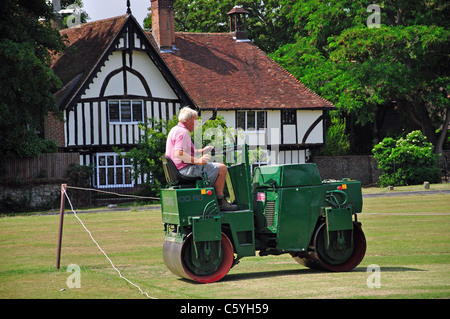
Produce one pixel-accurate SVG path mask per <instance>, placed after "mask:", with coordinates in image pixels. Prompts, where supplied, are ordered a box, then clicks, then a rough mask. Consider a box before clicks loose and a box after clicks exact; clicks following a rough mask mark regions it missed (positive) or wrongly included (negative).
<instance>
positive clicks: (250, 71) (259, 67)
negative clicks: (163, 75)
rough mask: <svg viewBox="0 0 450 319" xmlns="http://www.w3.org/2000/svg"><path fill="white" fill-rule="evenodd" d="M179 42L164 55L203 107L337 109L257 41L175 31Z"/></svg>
mask: <svg viewBox="0 0 450 319" xmlns="http://www.w3.org/2000/svg"><path fill="white" fill-rule="evenodd" d="M147 36H148V38H149V39H150V40H151V42H152V43H154V41H153V37H152V35H151V34H150V33H148V32H147ZM176 47H177V49H178V50H175V51H174V53H162V54H161V55H162V57H163V59H164V60H165V61H166V63H167V64H168V66H169V67H170V69H171V70H172V72H173V73H174V75H175V77H176V78H177V79H178V81H179V82H180V83H181V84H182V86H183V87H184V88H185V90H186V91H187V92H188V94H189V95H190V96H191V98H192V99H193V100H194V101H195V103H196V105H197V106H198V107H199V108H200V109H279V108H294V109H329V108H334V106H333V105H332V104H331V103H330V102H328V101H327V100H325V99H323V98H321V97H319V96H318V95H317V94H315V93H314V92H312V91H311V90H309V89H308V88H307V87H306V86H304V85H303V84H302V83H300V82H299V81H298V80H297V79H295V78H294V77H293V76H292V75H291V74H289V73H288V72H287V71H286V70H285V69H283V68H282V67H281V66H280V65H279V64H278V63H276V62H275V61H273V60H272V59H271V58H270V57H269V56H267V55H266V54H265V53H264V52H263V51H262V50H260V49H259V48H258V47H257V46H255V45H254V44H252V43H251V42H236V40H234V39H233V37H232V36H231V35H230V34H228V33H176Z"/></svg>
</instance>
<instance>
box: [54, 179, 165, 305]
mask: <svg viewBox="0 0 450 319" xmlns="http://www.w3.org/2000/svg"><path fill="white" fill-rule="evenodd" d="M71 188H74V187H71ZM62 190H63V191H64V194H65V195H66V198H67V201H68V202H69V205H70V208H71V209H72V212H73V214H74V216H75V217H76V218H77V219H78V221H79V222H80V223H81V225H82V226H83V228H84V229H85V230H86V231H87V232H88V234H89V236H90V237H91V239H92V241H93V242H94V243H95V244H96V245H97V247H98V249H99V250H100V251H101V252H102V253H103V255H105V257H106V259H108V261H109V263H110V264H111V266H112V267H113V268H114V270H115V271H117V273H118V274H119V276H120V278H122V279H123V280H125V281H126V282H128V283H129V284H131V285H133V286H134V287H136V288H137V289H139V291H140V292H141V294H143V295H145V296H147V298H150V299H158V298H155V297H150V296H149V295H148V293H146V292H145V291H143V290H142V289H141V287H139V286H138V285H136V284H135V283H133V282H131V281H130V280H128V279H127V278H125V277H124V276H123V275H122V273H121V272H120V270H119V269H117V268H116V266H114V264H113V262H112V260H111V259H110V258H109V257H108V255H107V254H106V253H105V251H104V250H103V249H102V248H101V247H100V245H99V244H98V243H97V241H96V240H95V239H94V237H93V236H92V233H91V232H90V231H89V229H87V228H86V226H85V225H84V223H83V221H82V220H81V219H80V218H79V217H78V215H77V212H76V211H75V210H74V209H73V206H72V202H71V201H70V198H69V195H67V193H66V190H65V189H64V188H62Z"/></svg>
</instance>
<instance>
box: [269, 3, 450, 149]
mask: <svg viewBox="0 0 450 319" xmlns="http://www.w3.org/2000/svg"><path fill="white" fill-rule="evenodd" d="M378 3H379V5H380V7H381V25H380V27H379V28H369V27H368V26H367V25H366V21H367V18H368V17H369V16H370V14H371V12H370V11H369V12H367V7H368V5H369V4H371V2H370V1H363V0H356V1H347V0H338V1H332V2H329V3H327V4H326V5H325V4H324V3H323V2H321V1H317V0H304V1H298V2H296V3H295V4H292V3H291V1H280V4H281V5H282V6H289V7H290V10H288V12H289V16H290V19H291V20H294V21H295V28H296V30H297V40H296V41H295V43H288V44H286V45H284V46H282V47H280V48H279V49H278V50H277V52H275V53H274V54H273V55H272V57H273V58H274V59H275V60H276V61H277V62H279V63H280V64H281V65H282V66H283V67H285V68H286V69H287V70H288V71H290V72H291V73H292V74H293V75H294V76H295V77H296V78H298V79H299V80H300V81H301V82H302V83H304V84H305V85H306V86H308V87H309V88H311V89H312V90H313V91H314V92H316V93H318V94H319V95H321V96H322V97H324V98H326V99H328V100H329V101H331V102H332V103H333V104H334V105H336V106H337V108H338V110H339V114H338V116H340V117H343V116H354V117H356V119H357V120H356V121H355V123H356V124H358V125H372V124H373V122H374V121H375V118H376V115H377V112H378V109H379V108H380V106H383V107H389V108H395V109H397V110H399V111H400V112H402V114H403V115H404V117H405V118H406V119H407V121H406V122H405V123H404V124H405V126H406V127H407V128H409V129H410V130H411V129H420V130H421V131H422V132H423V133H424V134H425V135H426V136H427V138H428V141H430V142H432V143H433V144H434V145H435V146H436V148H435V151H436V152H437V153H439V152H440V151H441V146H442V142H443V140H444V137H445V136H439V138H436V136H435V134H434V132H435V130H436V128H437V127H439V126H441V125H443V124H444V125H445V123H446V121H448V119H449V117H450V112H449V111H450V100H449V98H448V96H449V93H450V81H449V80H450V72H449V71H450V63H449V62H450V61H449V55H448V49H449V46H450V30H449V22H448V19H446V18H445V15H448V14H449V10H450V6H449V5H448V2H445V1H441V0H434V1H426V2H425V1H421V0H414V1H395V2H393V1H380V2H378ZM447 123H448V122H447ZM444 133H445V132H444Z"/></svg>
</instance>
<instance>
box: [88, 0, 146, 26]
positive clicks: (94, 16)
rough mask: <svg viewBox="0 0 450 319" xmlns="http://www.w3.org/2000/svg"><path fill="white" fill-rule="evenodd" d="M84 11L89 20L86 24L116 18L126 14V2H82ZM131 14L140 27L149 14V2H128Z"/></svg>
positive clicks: (112, 0)
mask: <svg viewBox="0 0 450 319" xmlns="http://www.w3.org/2000/svg"><path fill="white" fill-rule="evenodd" d="M83 4H84V11H86V13H87V14H88V15H89V17H90V18H91V19H90V20H88V22H92V21H97V20H101V19H106V18H112V17H117V16H120V15H123V14H125V13H126V12H127V0H83ZM130 4H131V13H132V14H133V16H134V17H135V18H136V20H137V22H139V24H140V25H141V26H142V25H143V21H144V18H145V17H146V16H147V13H148V12H149V11H148V10H147V8H149V7H150V0H130Z"/></svg>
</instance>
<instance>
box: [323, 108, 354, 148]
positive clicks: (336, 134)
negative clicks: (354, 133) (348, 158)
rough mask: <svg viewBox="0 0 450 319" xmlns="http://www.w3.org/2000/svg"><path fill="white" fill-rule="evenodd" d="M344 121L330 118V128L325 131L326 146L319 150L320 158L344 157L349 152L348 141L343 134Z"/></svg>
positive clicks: (346, 136) (346, 135) (347, 137)
mask: <svg viewBox="0 0 450 319" xmlns="http://www.w3.org/2000/svg"><path fill="white" fill-rule="evenodd" d="M345 127H346V121H345V119H342V120H341V119H339V118H336V117H333V118H331V126H330V127H329V128H328V130H327V136H326V140H325V141H326V144H325V146H324V147H323V148H322V149H321V151H320V153H319V155H321V156H344V155H348V154H349V152H350V139H349V136H348V134H345Z"/></svg>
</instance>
